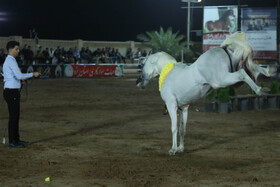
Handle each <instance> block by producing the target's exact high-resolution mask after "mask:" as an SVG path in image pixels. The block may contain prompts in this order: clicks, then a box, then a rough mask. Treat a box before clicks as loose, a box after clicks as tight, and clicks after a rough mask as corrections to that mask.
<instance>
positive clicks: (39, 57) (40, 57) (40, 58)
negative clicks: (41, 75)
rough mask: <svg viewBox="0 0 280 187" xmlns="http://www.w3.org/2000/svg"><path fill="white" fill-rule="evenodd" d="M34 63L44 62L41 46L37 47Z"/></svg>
mask: <svg viewBox="0 0 280 187" xmlns="http://www.w3.org/2000/svg"><path fill="white" fill-rule="evenodd" d="M35 61H36V64H42V63H43V62H44V55H43V51H42V47H41V46H40V47H39V50H37V53H36V55H35Z"/></svg>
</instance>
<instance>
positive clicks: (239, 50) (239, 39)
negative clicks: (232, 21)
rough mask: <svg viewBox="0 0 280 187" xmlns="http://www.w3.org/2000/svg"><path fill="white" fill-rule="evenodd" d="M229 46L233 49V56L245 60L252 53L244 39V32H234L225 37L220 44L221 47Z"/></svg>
mask: <svg viewBox="0 0 280 187" xmlns="http://www.w3.org/2000/svg"><path fill="white" fill-rule="evenodd" d="M226 45H227V46H229V47H231V48H233V50H234V53H233V54H234V56H236V57H238V58H240V59H241V60H243V61H245V60H246V59H247V58H248V57H249V56H250V55H251V54H252V47H251V46H250V44H249V43H248V42H247V41H246V35H245V33H244V32H236V33H234V34H232V35H230V36H228V37H227V39H226V40H225V41H224V42H223V43H222V44H221V47H224V46H226Z"/></svg>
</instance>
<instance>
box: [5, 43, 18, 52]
mask: <svg viewBox="0 0 280 187" xmlns="http://www.w3.org/2000/svg"><path fill="white" fill-rule="evenodd" d="M16 45H17V46H19V42H17V41H9V42H8V43H7V45H6V49H7V51H9V49H13V48H14V47H15V46H16Z"/></svg>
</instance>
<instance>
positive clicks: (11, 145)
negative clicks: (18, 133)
mask: <svg viewBox="0 0 280 187" xmlns="http://www.w3.org/2000/svg"><path fill="white" fill-rule="evenodd" d="M23 147H24V145H22V144H18V143H10V144H9V148H23Z"/></svg>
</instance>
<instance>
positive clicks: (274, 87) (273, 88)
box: [270, 81, 280, 94]
mask: <svg viewBox="0 0 280 187" xmlns="http://www.w3.org/2000/svg"><path fill="white" fill-rule="evenodd" d="M279 92H280V89H279V83H278V81H272V82H271V83H270V93H271V94H277V93H279Z"/></svg>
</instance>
